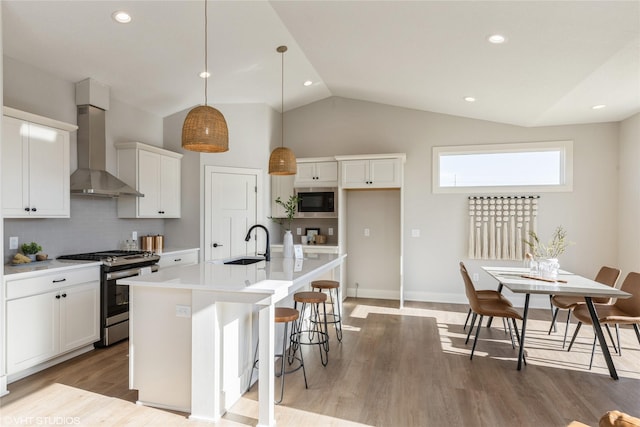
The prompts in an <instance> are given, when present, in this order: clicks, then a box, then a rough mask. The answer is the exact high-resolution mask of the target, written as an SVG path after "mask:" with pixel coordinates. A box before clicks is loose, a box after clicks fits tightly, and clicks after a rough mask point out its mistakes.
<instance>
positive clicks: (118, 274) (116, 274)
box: [107, 264, 158, 280]
mask: <svg viewBox="0 0 640 427" xmlns="http://www.w3.org/2000/svg"><path fill="white" fill-rule="evenodd" d="M147 267H148V268H151V272H152V273H154V272H156V271H158V266H157V265H155V264H154V265H151V266H146V267H136V268H130V269H128V270H120V271H111V272H109V273H107V280H117V279H124V278H125V277H133V276H137V275H139V274H140V270H142V269H143V268H147Z"/></svg>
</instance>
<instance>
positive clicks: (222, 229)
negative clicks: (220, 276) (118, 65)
mask: <svg viewBox="0 0 640 427" xmlns="http://www.w3.org/2000/svg"><path fill="white" fill-rule="evenodd" d="M261 176H262V175H261V171H260V170H254V169H239V168H223V167H214V166H207V167H206V168H205V242H204V248H205V253H204V256H205V258H204V259H205V260H210V259H220V258H228V257H232V256H239V255H253V254H254V253H255V251H256V241H255V240H254V239H251V241H250V242H248V243H247V242H245V241H244V238H245V236H246V234H247V230H248V229H249V227H251V226H252V225H253V224H255V223H256V222H257V218H258V215H257V206H258V194H259V182H260V179H261ZM259 239H260V240H259V242H258V243H259V244H261V245H264V243H263V242H264V239H263V238H262V237H259ZM260 247H262V246H260Z"/></svg>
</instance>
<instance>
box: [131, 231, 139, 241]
mask: <svg viewBox="0 0 640 427" xmlns="http://www.w3.org/2000/svg"><path fill="white" fill-rule="evenodd" d="M131 238H132V239H133V240H138V232H137V231H132V232H131Z"/></svg>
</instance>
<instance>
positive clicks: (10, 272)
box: [4, 259, 102, 279]
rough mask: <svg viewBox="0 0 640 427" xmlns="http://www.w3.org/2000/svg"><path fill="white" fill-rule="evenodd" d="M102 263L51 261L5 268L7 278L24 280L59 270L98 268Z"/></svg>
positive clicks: (8, 265) (7, 265)
mask: <svg viewBox="0 0 640 427" xmlns="http://www.w3.org/2000/svg"><path fill="white" fill-rule="evenodd" d="M101 264H102V263H101V262H100V261H73V260H57V259H51V260H47V261H40V262H30V263H27V264H20V265H17V266H14V265H10V264H6V265H5V266H4V275H5V278H8V276H10V278H11V279H23V278H25V279H26V278H28V277H35V276H38V275H42V274H46V273H51V272H56V271H57V270H73V269H76V268H85V267H90V266H98V265H101Z"/></svg>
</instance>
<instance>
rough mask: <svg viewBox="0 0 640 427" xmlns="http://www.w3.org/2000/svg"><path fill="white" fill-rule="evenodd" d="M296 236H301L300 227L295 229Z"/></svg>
mask: <svg viewBox="0 0 640 427" xmlns="http://www.w3.org/2000/svg"><path fill="white" fill-rule="evenodd" d="M296 234H297V235H298V236H300V235H301V234H302V228H300V227H298V228H296Z"/></svg>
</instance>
